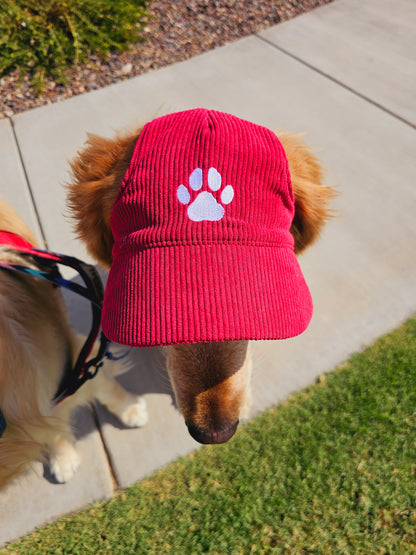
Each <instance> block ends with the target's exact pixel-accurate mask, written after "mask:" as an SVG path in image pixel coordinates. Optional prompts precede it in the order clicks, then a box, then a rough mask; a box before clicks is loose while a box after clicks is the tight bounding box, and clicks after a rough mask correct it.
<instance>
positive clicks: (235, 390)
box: [68, 128, 335, 443]
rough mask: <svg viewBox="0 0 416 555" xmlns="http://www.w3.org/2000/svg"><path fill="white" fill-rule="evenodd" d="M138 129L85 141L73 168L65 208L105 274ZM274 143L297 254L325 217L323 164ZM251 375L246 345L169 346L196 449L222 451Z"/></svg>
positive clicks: (284, 138) (294, 144) (327, 196)
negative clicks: (214, 446)
mask: <svg viewBox="0 0 416 555" xmlns="http://www.w3.org/2000/svg"><path fill="white" fill-rule="evenodd" d="M142 129H143V128H140V129H137V130H136V131H134V132H128V133H125V134H117V135H116V136H115V137H114V138H102V137H99V136H96V135H88V140H87V142H86V145H85V146H84V147H83V149H81V150H80V151H79V152H78V154H77V155H76V157H75V158H74V159H73V160H72V162H71V168H72V178H71V180H70V183H69V184H68V206H69V208H70V211H71V215H72V217H73V218H74V220H75V229H76V233H77V235H78V236H79V237H80V238H81V240H82V241H83V242H84V243H85V244H86V246H87V248H88V251H89V253H90V254H91V255H92V256H93V257H94V258H95V260H97V261H98V262H99V263H100V264H101V265H102V266H103V267H104V268H106V269H110V268H111V266H112V263H113V254H112V249H113V245H114V237H113V233H112V228H111V221H110V220H111V216H112V211H113V206H114V204H115V202H116V199H117V197H118V195H119V191H120V187H121V185H122V183H123V179H124V178H125V175H126V171H127V170H128V168H129V165H130V161H131V159H132V156H133V152H134V149H135V146H136V143H138V140H139V139H140V137H141V133H142ZM278 137H279V140H280V143H281V145H283V148H284V151H285V153H286V157H287V160H288V165H289V170H290V175H291V181H292V187H293V192H294V197H295V215H294V218H293V222H292V224H291V227H290V232H291V234H292V236H293V238H294V250H295V253H296V254H298V253H301V252H302V251H304V249H306V248H307V247H308V246H309V245H311V244H312V243H313V242H314V241H315V240H316V239H317V238H318V236H319V234H320V231H321V229H322V227H323V225H324V224H325V222H326V221H327V220H328V219H329V218H330V217H331V210H330V208H329V204H330V201H331V200H332V199H333V197H334V196H335V192H334V189H333V188H332V187H329V186H327V185H324V183H323V169H322V167H321V164H320V163H319V161H318V159H317V158H316V157H315V155H314V154H313V152H312V151H311V149H310V148H308V147H307V146H306V145H305V144H304V143H303V142H302V140H301V139H300V138H299V136H298V135H295V134H291V133H286V132H285V133H280V134H279V135H278ZM289 225H290V224H289ZM107 290H108V287H107ZM110 339H111V337H110ZM251 367H252V362H251V357H250V346H249V341H248V340H239V341H218V342H217V341H215V342H212V341H210V342H207V341H202V342H192V343H186V342H182V343H181V344H171V345H168V346H167V371H168V374H169V376H170V380H171V384H172V388H173V390H174V393H175V396H176V401H177V405H178V407H179V409H180V411H181V412H182V414H183V417H184V419H185V422H186V425H187V426H188V429H189V432H190V434H191V435H192V437H193V438H194V439H196V440H197V441H198V442H200V443H222V442H226V441H228V440H229V439H230V438H231V437H232V436H233V434H234V433H235V431H236V429H237V426H238V423H239V420H240V418H241V417H242V416H244V414H246V412H247V408H248V406H249V403H250V375H251Z"/></svg>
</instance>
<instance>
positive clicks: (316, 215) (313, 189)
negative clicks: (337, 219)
mask: <svg viewBox="0 0 416 555" xmlns="http://www.w3.org/2000/svg"><path fill="white" fill-rule="evenodd" d="M278 137H279V140H280V142H281V143H282V145H283V148H284V149H285V152H286V156H287V159H288V162H289V171H290V176H291V179H292V187H293V192H294V195H295V217H294V218H293V222H292V226H291V228H290V231H291V233H292V235H293V237H294V239H295V252H296V253H297V254H298V253H300V252H301V251H303V250H304V249H305V248H306V247H308V246H309V245H311V244H312V243H313V242H314V241H315V240H316V239H317V238H318V237H319V234H320V231H321V229H322V227H323V226H324V224H325V223H326V222H327V221H328V220H329V219H331V218H332V217H333V212H332V210H331V209H330V208H329V204H330V202H331V200H332V199H333V198H334V197H335V196H336V192H335V189H334V188H333V187H329V186H327V185H324V184H323V177H324V171H323V168H322V166H321V164H320V163H319V160H318V159H317V158H316V156H315V155H314V154H313V153H312V151H311V149H310V148H309V147H308V146H307V145H306V144H305V143H304V142H303V141H301V140H300V138H299V135H295V134H293V133H279V134H278Z"/></svg>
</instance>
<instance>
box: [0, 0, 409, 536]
mask: <svg viewBox="0 0 416 555" xmlns="http://www.w3.org/2000/svg"><path fill="white" fill-rule="evenodd" d="M415 36H416V4H415V2H414V0H334V2H333V3H331V4H329V5H327V6H324V7H322V8H319V9H317V10H315V11H312V12H310V13H308V14H305V15H303V16H300V17H297V18H295V19H293V20H291V21H288V22H286V23H283V24H281V25H277V26H275V27H273V28H271V29H268V30H267V31H265V32H262V33H259V34H258V35H255V36H251V37H248V38H245V39H242V40H240V41H237V42H234V43H231V44H229V45H227V46H224V47H222V48H219V49H217V50H214V51H211V52H208V53H206V54H203V55H201V56H197V57H195V58H192V59H190V60H188V61H186V62H181V63H178V64H175V65H172V66H169V67H167V68H164V69H161V70H158V71H155V72H152V73H149V74H146V75H142V76H139V77H136V78H134V79H132V80H129V81H125V82H123V83H120V84H116V85H112V86H110V87H107V88H105V89H102V90H99V91H95V92H92V93H88V94H85V95H82V96H79V97H75V98H72V99H70V100H65V101H64V102H60V103H57V104H53V105H51V106H47V107H42V108H38V109H35V110H31V111H28V112H25V113H23V114H21V115H17V116H14V117H13V118H12V119H11V120H2V121H0V145H1V152H2V173H1V177H0V196H3V197H4V198H5V199H6V200H7V201H8V202H10V204H12V205H13V206H14V207H15V208H16V209H17V210H18V211H19V212H20V213H21V214H22V215H23V216H24V217H25V218H26V220H27V221H28V223H29V224H30V225H31V226H32V228H33V229H34V230H35V231H36V233H37V235H38V237H39V238H40V239H43V240H45V242H46V244H47V246H48V247H49V248H51V249H54V250H57V251H60V252H65V253H68V254H73V255H75V256H78V257H80V258H84V259H86V260H88V256H87V255H86V253H85V250H84V248H83V246H82V245H81V244H80V243H79V242H78V241H77V240H76V239H75V237H74V235H73V233H72V230H71V226H70V223H69V222H68V220H67V219H65V192H64V188H63V184H64V183H65V181H66V179H67V176H68V163H67V160H68V159H70V158H71V157H72V156H73V155H74V154H75V153H76V151H77V149H78V148H79V147H80V146H81V145H82V144H83V142H84V140H85V138H86V133H87V132H93V133H98V134H104V135H107V136H111V135H112V134H113V132H114V130H118V129H123V128H125V127H131V126H134V125H137V124H140V123H144V122H146V121H148V120H149V119H152V118H153V117H155V116H158V115H162V114H165V113H169V112H173V111H178V110H182V109H189V108H194V107H198V106H202V107H206V108H215V109H218V110H223V111H226V112H230V113H233V114H235V115H236V116H239V117H242V118H245V119H249V120H251V121H254V122H256V123H259V124H262V125H265V126H267V127H269V128H272V129H277V128H282V129H286V130H290V131H295V132H303V131H306V132H307V137H306V140H307V142H308V143H309V144H311V145H313V146H316V147H321V148H322V151H320V153H319V155H320V157H321V159H322V160H323V162H324V164H325V165H326V167H327V168H328V169H329V170H328V176H327V181H328V183H332V184H335V185H336V186H337V187H338V189H339V191H340V193H341V194H340V196H339V199H338V200H337V202H336V208H338V209H339V212H340V217H339V218H338V219H337V220H335V221H333V222H332V223H330V224H329V225H328V226H327V228H326V230H325V232H324V234H323V237H322V239H321V241H320V242H319V243H317V245H316V246H315V247H313V248H312V249H311V250H310V251H308V252H307V253H306V254H305V255H304V256H303V257H302V258H301V260H300V263H301V266H302V269H303V271H304V274H305V277H306V279H307V281H308V284H309V285H310V289H311V292H312V296H313V299H314V305H315V312H314V317H313V319H312V323H311V325H310V327H309V329H308V330H307V332H306V333H304V334H303V335H302V336H300V337H298V338H294V339H291V340H287V341H284V342H258V343H256V344H255V346H254V354H255V360H256V365H255V371H254V375H253V395H254V403H253V410H252V415H255V414H256V413H257V412H259V411H261V410H264V409H265V408H267V407H270V406H271V405H275V404H276V403H278V402H279V401H281V400H282V399H284V398H285V397H287V395H289V394H290V393H291V392H292V391H294V390H297V389H300V388H302V387H305V386H306V385H308V384H310V383H312V382H313V381H314V379H315V378H316V376H317V375H318V374H321V373H322V372H326V371H329V370H331V369H332V368H333V367H334V366H335V365H336V364H337V363H340V362H342V361H343V360H345V359H346V357H348V355H349V354H351V353H352V352H354V351H357V350H359V349H361V348H362V347H363V345H365V344H368V343H370V342H372V341H373V340H374V339H375V338H376V337H378V336H379V335H380V334H382V333H384V332H386V331H388V330H390V329H392V328H394V327H396V326H397V325H398V324H400V323H401V322H402V321H403V320H404V319H405V318H407V317H408V316H410V315H412V314H413V313H415V312H416V256H415V250H416V218H415V214H416V187H415V184H416V169H415V152H416V131H415V125H416V95H415V91H416V62H415V56H414V54H415V50H416V49H415V46H416V44H415V38H414V37H415ZM67 298H68V302H69V309H70V313H71V321H72V323H73V325H74V327H75V328H76V329H77V330H79V331H84V332H85V331H86V329H87V328H88V325H89V307H88V306H85V305H84V304H83V302H82V301H78V300H77V299H74V298H73V297H71V296H68V297H67ZM131 359H132V364H133V369H132V370H131V371H130V372H129V373H128V374H126V375H125V376H123V377H122V378H121V381H122V382H123V383H124V384H125V385H127V386H128V387H129V388H130V389H131V390H132V391H136V392H141V393H144V394H145V395H146V398H147V402H148V409H149V416H150V421H149V424H148V425H147V426H146V427H144V428H143V429H134V430H132V429H124V428H122V427H121V426H120V424H119V423H118V422H116V421H115V419H114V418H113V417H112V416H111V415H109V414H108V412H106V411H105V410H104V409H102V408H101V407H98V408H97V417H98V418H97V419H96V418H94V416H93V414H92V412H90V410H84V411H82V412H81V413H79V414H78V416H77V422H78V424H79V450H80V453H81V456H82V458H83V462H82V465H81V468H80V469H79V471H78V473H77V474H76V476H75V477H74V478H73V479H72V480H71V481H70V482H69V483H68V484H65V485H57V484H54V483H53V482H52V481H51V480H50V479H49V477H48V475H47V472H45V471H44V469H43V467H42V466H41V465H37V466H36V467H35V468H34V470H33V472H31V473H29V474H28V475H27V476H25V477H24V478H22V479H21V480H20V481H19V482H16V483H14V484H12V485H11V486H10V487H9V488H7V489H6V490H5V491H3V492H1V493H0V544H1V543H3V544H4V543H5V542H7V541H12V540H14V539H17V538H18V537H20V536H22V535H23V534H26V533H29V532H30V531H31V530H32V529H33V528H34V527H35V526H39V525H42V524H44V523H46V522H48V521H50V520H53V519H56V518H58V517H60V516H62V515H64V514H67V513H69V512H71V511H77V510H79V509H81V508H82V507H85V506H87V505H88V504H89V503H91V502H93V501H95V500H98V499H104V498H109V497H111V496H112V495H113V493H114V491H115V487H117V486H119V487H124V486H127V485H129V484H132V483H133V482H135V481H137V480H140V479H141V478H143V476H145V475H147V474H149V473H151V472H152V471H153V470H155V469H156V468H159V467H161V466H163V465H165V464H167V463H168V462H170V461H172V460H173V459H175V458H176V457H178V456H179V455H183V454H186V453H189V452H191V451H192V450H193V449H195V448H196V447H197V444H196V443H195V442H194V441H193V440H192V439H191V438H190V436H189V435H188V433H187V430H186V427H185V425H184V423H183V421H182V418H181V416H180V415H179V414H178V412H177V410H176V409H175V407H174V405H173V402H172V397H171V393H170V389H169V385H168V380H167V377H166V375H165V374H164V370H163V357H162V354H161V351H160V350H158V349H140V350H139V349H136V350H134V351H133V352H132V354H131ZM97 421H98V422H99V427H100V430H99V429H98V428H97V425H96V422H97Z"/></svg>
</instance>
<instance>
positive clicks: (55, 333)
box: [0, 199, 147, 488]
mask: <svg viewBox="0 0 416 555" xmlns="http://www.w3.org/2000/svg"><path fill="white" fill-rule="evenodd" d="M0 231H3V232H8V233H12V234H14V235H15V236H19V237H21V238H22V239H24V240H25V241H27V242H29V243H30V244H31V245H32V246H34V247H37V241H36V239H35V237H34V236H33V234H32V232H31V231H30V229H29V228H28V227H27V225H26V224H25V223H24V222H23V220H22V219H21V218H20V217H19V216H18V214H17V213H16V212H15V211H14V210H13V209H12V208H11V207H10V206H9V205H8V204H7V203H6V202H5V201H3V200H2V199H0ZM0 260H1V261H3V262H7V263H17V264H21V265H23V266H28V265H29V266H30V267H33V268H36V267H37V263H36V262H35V261H34V259H33V260H31V259H30V258H28V257H27V256H25V257H24V258H23V256H22V255H21V254H19V253H17V252H16V251H14V250H13V249H11V248H10V247H9V246H7V245H1V244H0ZM82 344H83V338H82V337H81V336H78V335H75V334H74V333H73V331H72V330H71V328H70V326H69V323H68V317H67V312H66V307H65V304H64V300H63V297H62V294H61V291H60V289H59V288H55V287H54V286H53V285H52V284H51V283H48V282H46V281H44V280H42V279H39V278H37V277H32V276H28V275H23V274H21V273H17V272H15V271H11V270H6V269H3V268H0V410H1V413H2V419H3V422H4V421H5V423H6V428H5V431H4V433H3V435H2V437H0V488H2V487H4V486H5V485H6V484H7V483H8V482H9V481H10V480H11V478H13V477H14V476H16V475H18V474H20V473H22V472H23V471H25V470H26V469H27V468H28V467H29V466H30V464H31V463H32V462H33V461H36V460H39V461H42V462H46V463H49V467H50V470H51V473H52V474H53V475H54V477H55V478H56V480H57V481H58V482H66V481H67V480H69V479H70V478H71V477H72V475H73V474H74V472H75V471H76V469H77V468H78V466H79V464H80V458H79V455H78V454H77V451H76V448H75V440H74V436H73V433H72V429H71V424H70V417H71V413H72V411H73V409H74V408H75V407H77V406H79V405H82V404H86V403H90V402H92V401H93V399H94V398H96V399H98V400H99V401H100V402H101V403H103V404H104V405H106V406H107V407H108V408H109V410H110V411H112V412H114V413H115V414H116V415H117V416H118V417H119V418H120V420H121V421H122V422H123V423H124V424H125V425H126V426H141V425H143V424H144V423H145V422H146V419H147V413H146V406H145V404H144V400H143V399H142V398H139V397H137V396H135V395H133V394H131V393H129V392H127V391H125V390H124V389H123V388H122V387H121V386H120V385H119V384H118V383H117V382H116V381H115V379H114V378H113V376H112V371H115V370H117V371H119V370H120V368H118V369H117V365H118V366H119V367H120V365H121V363H117V362H113V361H110V360H106V361H105V363H104V365H103V367H102V368H101V369H100V371H99V372H98V374H97V376H96V377H95V378H94V379H93V380H89V381H87V382H86V383H85V384H84V385H83V386H82V387H81V388H80V389H79V390H78V391H77V392H76V393H75V394H73V395H72V396H70V397H67V398H66V399H64V400H63V401H61V402H60V403H59V404H58V405H56V406H54V404H53V403H52V399H53V397H54V395H55V393H56V391H57V388H58V384H59V382H60V380H61V377H62V375H63V372H64V368H65V367H66V365H67V364H70V365H73V364H74V363H75V360H76V358H77V356H78V352H79V350H80V347H81V346H82ZM95 350H96V351H97V346H96V347H95Z"/></svg>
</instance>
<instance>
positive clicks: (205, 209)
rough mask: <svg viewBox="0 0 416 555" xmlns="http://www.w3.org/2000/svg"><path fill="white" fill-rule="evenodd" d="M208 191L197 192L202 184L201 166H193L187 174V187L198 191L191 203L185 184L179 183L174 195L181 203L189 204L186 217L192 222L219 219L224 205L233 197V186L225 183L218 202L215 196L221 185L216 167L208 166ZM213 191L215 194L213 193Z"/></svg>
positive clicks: (223, 211) (222, 213) (222, 214)
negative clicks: (191, 170) (188, 174)
mask: <svg viewBox="0 0 416 555" xmlns="http://www.w3.org/2000/svg"><path fill="white" fill-rule="evenodd" d="M207 182H208V189H209V190H208V191H202V192H199V191H200V189H201V188H202V185H203V172H202V169H201V168H195V169H194V171H193V172H192V173H191V175H190V176H189V187H190V188H191V189H192V191H195V192H196V193H198V194H197V195H196V197H195V198H194V200H193V201H192V203H191V204H189V203H190V201H191V193H190V191H189V189H188V188H187V187H185V185H179V187H178V189H177V192H176V195H177V198H178V200H179V202H180V203H181V204H185V205H187V204H189V206H188V210H187V214H188V218H189V219H190V220H192V221H193V222H202V221H209V222H216V221H218V220H221V218H222V217H223V216H224V213H225V209H224V206H222V205H223V204H224V205H227V204H230V202H231V201H232V200H233V198H234V188H233V186H232V185H227V186H226V187H224V189H223V190H222V191H221V193H220V195H219V197H220V200H221V203H222V204H220V203H219V202H218V201H217V199H216V198H215V196H216V195H217V191H218V192H219V190H220V189H221V187H222V177H221V174H220V173H219V171H218V170H217V169H216V168H213V167H212V168H209V170H208V176H207ZM213 193H215V196H214V194H213Z"/></svg>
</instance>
